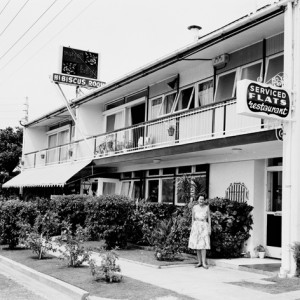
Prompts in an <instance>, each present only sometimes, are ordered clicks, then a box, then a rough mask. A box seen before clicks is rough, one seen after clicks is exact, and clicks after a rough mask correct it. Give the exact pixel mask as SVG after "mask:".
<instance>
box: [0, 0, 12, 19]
mask: <svg viewBox="0 0 300 300" xmlns="http://www.w3.org/2000/svg"><path fill="white" fill-rule="evenodd" d="M10 1H11V0H8V1H7V3H6V4H5V6H4V7H3V8H2V10H1V11H0V16H1V15H2V13H3V12H4V10H5V8H6V7H7V5H8V4H9V2H10Z"/></svg>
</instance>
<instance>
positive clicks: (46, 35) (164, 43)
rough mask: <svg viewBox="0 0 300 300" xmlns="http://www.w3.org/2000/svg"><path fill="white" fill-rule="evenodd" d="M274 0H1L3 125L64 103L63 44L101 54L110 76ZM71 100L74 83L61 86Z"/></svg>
mask: <svg viewBox="0 0 300 300" xmlns="http://www.w3.org/2000/svg"><path fill="white" fill-rule="evenodd" d="M274 2H275V0H274V1H270V0H226V1H225V0H214V1H204V0H184V1H183V0H43V1H41V0H0V90H1V93H0V129H4V128H6V127H8V126H11V127H16V126H20V123H19V121H20V120H21V119H22V118H24V116H25V111H26V102H27V103H28V118H29V120H33V119H36V118H38V117H40V116H42V115H44V114H46V113H48V112H50V111H53V110H54V109H56V108H58V107H61V106H62V105H63V104H64V102H63V99H62V96H61V94H60V93H59V92H58V89H57V87H56V86H55V84H54V83H53V82H52V81H51V76H52V74H53V73H59V65H60V53H61V46H65V47H72V48H75V49H81V50H86V51H91V52H96V53H99V57H100V61H99V62H100V67H99V77H98V80H101V81H104V82H107V83H108V82H110V81H113V80H115V79H117V78H120V77H122V76H124V75H125V74H127V73H129V72H132V71H134V70H136V69H138V68H140V67H142V66H144V65H146V64H148V63H151V62H153V61H155V60H157V59H159V58H161V57H163V56H165V55H167V54H169V53H172V52H174V51H176V50H178V49H181V48H183V47H186V46H187V45H189V44H191V43H192V42H193V36H192V33H191V32H190V31H189V30H188V29H187V27H188V26H190V25H199V26H201V27H202V30H201V32H200V34H202V35H205V34H207V33H209V32H211V31H213V30H216V29H218V28H220V27H222V26H224V25H226V24H228V23H230V22H232V21H234V20H236V19H238V18H240V17H242V16H244V15H247V14H250V13H251V12H253V11H255V10H256V9H257V8H259V7H261V6H264V5H266V4H269V3H274ZM62 88H63V90H64V91H65V93H66V95H67V97H68V99H71V98H75V92H74V89H75V88H74V87H70V86H62Z"/></svg>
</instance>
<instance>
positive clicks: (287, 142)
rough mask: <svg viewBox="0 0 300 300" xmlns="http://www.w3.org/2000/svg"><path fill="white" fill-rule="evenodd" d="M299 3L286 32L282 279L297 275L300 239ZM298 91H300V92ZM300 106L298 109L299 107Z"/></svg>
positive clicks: (288, 19)
mask: <svg viewBox="0 0 300 300" xmlns="http://www.w3.org/2000/svg"><path fill="white" fill-rule="evenodd" d="M299 26H300V23H299V4H294V8H293V4H292V3H291V2H289V3H287V9H286V12H285V30H284V75H285V89H287V90H289V91H290V92H291V93H290V96H291V102H292V108H293V109H292V114H291V115H292V120H291V121H290V122H288V123H285V124H284V138H283V194H282V196H283V201H282V262H281V269H280V274H279V275H280V276H281V277H285V276H294V275H295V272H296V263H295V261H294V258H293V253H292V252H291V251H290V246H291V244H292V243H294V242H295V241H299V240H300V236H299V233H300V211H299V208H300V206H299V204H298V203H299V199H300V189H299V184H300V157H299V153H300V139H299V137H300V106H299V105H300V104H299V103H297V94H298V95H299V92H298V91H299V89H300V85H299V82H300V81H299V80H300V78H299V71H300V67H299V58H300V56H299V52H300V47H299V37H298V35H297V30H295V29H296V28H299ZM297 52H298V53H297ZM297 90H298V91H297ZM297 105H298V108H297Z"/></svg>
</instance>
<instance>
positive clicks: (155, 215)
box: [129, 201, 176, 245]
mask: <svg viewBox="0 0 300 300" xmlns="http://www.w3.org/2000/svg"><path fill="white" fill-rule="evenodd" d="M174 211H176V206H175V205H170V204H163V203H150V202H146V201H141V202H140V203H139V204H138V206H137V207H136V208H135V209H134V210H133V212H132V214H131V220H130V221H129V223H130V226H131V231H130V232H131V235H130V241H131V242H133V243H137V244H141V245H153V244H152V233H153V230H154V229H155V227H156V226H157V224H158V223H159V222H160V221H163V220H168V219H170V218H171V216H172V214H173V212H174Z"/></svg>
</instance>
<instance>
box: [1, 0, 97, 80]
mask: <svg viewBox="0 0 300 300" xmlns="http://www.w3.org/2000/svg"><path fill="white" fill-rule="evenodd" d="M96 1H97V0H93V1H92V2H91V3H90V4H88V5H87V6H86V7H85V8H84V9H83V10H81V11H80V12H79V13H78V14H77V15H76V16H75V17H74V18H73V19H72V20H71V21H70V22H69V23H67V25H65V26H64V27H63V28H62V29H60V30H59V31H58V32H56V33H55V34H54V35H53V36H52V38H51V39H49V40H48V41H47V42H46V43H45V44H44V45H43V46H42V47H41V48H39V49H38V50H37V51H36V52H35V53H34V54H33V55H31V56H30V58H28V59H27V60H26V61H25V62H24V63H23V64H22V65H21V66H20V67H19V68H17V69H16V70H15V71H14V72H13V73H11V74H10V75H9V76H8V77H6V79H9V78H11V77H12V76H13V75H14V74H16V73H17V72H18V71H19V70H20V69H22V68H23V67H24V66H25V65H26V64H27V63H28V62H29V61H31V60H32V59H33V58H34V57H35V56H36V55H37V54H38V53H40V52H41V50H43V49H44V48H45V47H46V46H47V45H48V44H49V43H50V42H52V41H53V40H54V39H55V38H57V36H58V35H60V34H61V33H62V32H63V31H65V30H66V29H67V28H68V27H69V26H70V25H71V24H72V23H73V22H74V21H75V20H76V19H78V17H79V16H80V15H82V14H83V13H84V12H85V11H86V10H87V9H88V8H89V7H90V6H91V5H92V4H94V3H95V2H96ZM22 51H23V49H22V50H21V51H20V52H18V53H17V54H16V55H15V56H14V57H12V59H11V60H10V61H8V62H7V63H6V64H5V65H4V66H3V67H2V68H0V70H3V69H4V68H5V67H6V66H7V65H8V64H9V63H10V62H12V61H13V60H14V59H15V58H16V57H17V56H18V55H19V54H20V53H21V52H22Z"/></svg>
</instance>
